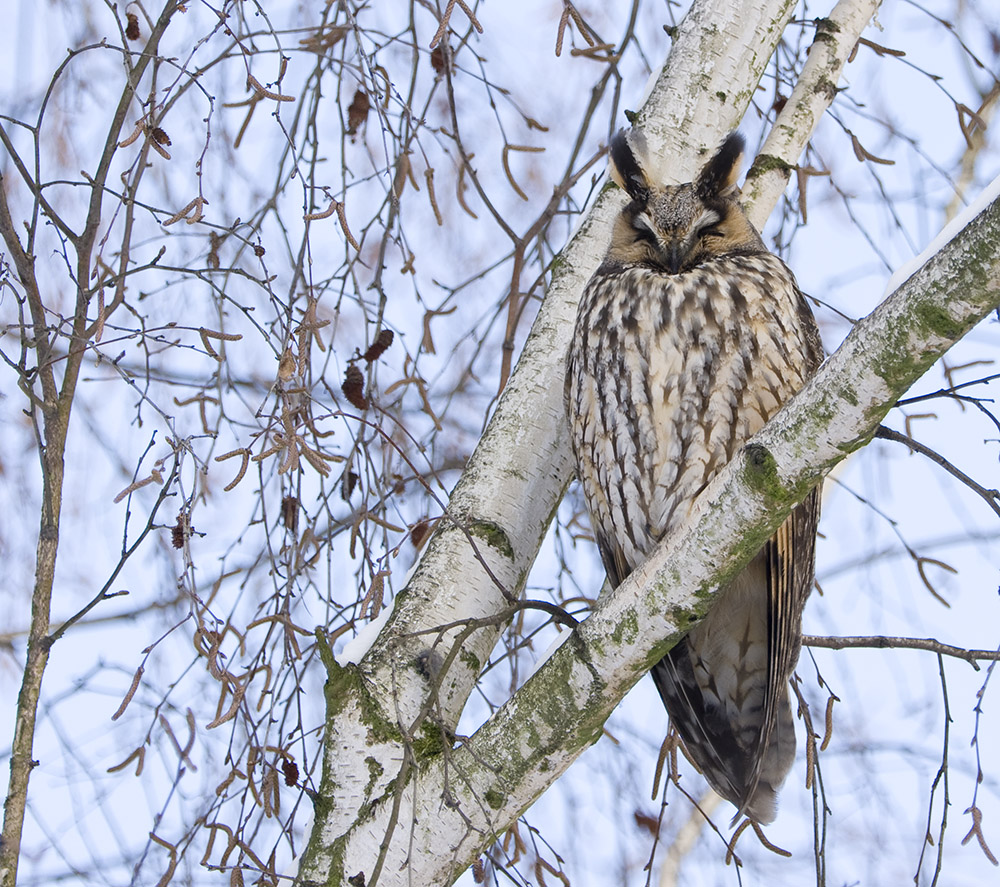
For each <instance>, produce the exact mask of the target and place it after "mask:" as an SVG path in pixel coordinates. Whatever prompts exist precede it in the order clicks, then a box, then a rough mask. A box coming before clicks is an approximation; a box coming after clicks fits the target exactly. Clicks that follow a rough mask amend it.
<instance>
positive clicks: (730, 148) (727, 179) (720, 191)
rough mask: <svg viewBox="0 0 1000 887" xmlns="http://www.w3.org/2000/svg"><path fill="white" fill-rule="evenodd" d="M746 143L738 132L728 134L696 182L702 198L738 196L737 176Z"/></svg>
mask: <svg viewBox="0 0 1000 887" xmlns="http://www.w3.org/2000/svg"><path fill="white" fill-rule="evenodd" d="M744 145H745V142H744V140H743V136H741V135H740V134H739V133H738V132H732V133H730V134H729V135H728V136H726V140H725V141H724V142H723V143H722V145H721V146H720V147H719V150H718V151H716V152H715V156H714V157H713V158H712V159H711V160H709V161H708V163H706V164H705V168H704V169H703V170H702V171H701V175H699V176H698V181H697V182H696V183H695V186H696V188H697V189H698V196H699V197H701V199H702V200H711V199H712V198H718V197H735V196H736V190H737V189H736V178H737V176H738V175H739V173H740V161H741V160H742V159H743V147H744Z"/></svg>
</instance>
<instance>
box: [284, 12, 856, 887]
mask: <svg viewBox="0 0 1000 887" xmlns="http://www.w3.org/2000/svg"><path fill="white" fill-rule="evenodd" d="M864 2H867V0H864ZM742 6H743V5H742V4H734V3H732V2H731V0H701V2H696V3H695V4H694V6H693V7H692V9H691V11H690V12H689V14H688V15H687V17H686V18H685V19H684V21H683V22H682V24H681V25H680V27H679V28H678V31H677V33H676V34H675V37H674V45H673V48H672V51H671V53H670V55H669V57H668V59H667V61H666V63H665V65H664V66H663V69H662V70H661V72H660V73H659V75H658V77H657V78H656V80H655V82H654V83H653V84H652V85H651V89H650V93H649V97H648V100H647V101H646V103H645V104H644V106H643V108H642V109H641V110H640V112H639V115H638V119H637V122H636V125H637V126H638V127H639V128H641V129H642V130H643V132H644V133H645V135H646V139H647V143H648V145H649V148H650V150H651V151H652V152H653V154H654V156H659V157H661V158H670V165H669V168H668V167H667V165H666V164H665V163H661V165H662V167H663V168H662V174H663V178H664V180H675V181H685V180H689V179H690V178H691V176H692V174H693V173H694V172H695V171H696V169H697V168H698V166H699V165H700V154H699V152H700V151H702V150H703V148H704V146H706V145H707V146H714V145H715V144H716V143H717V142H718V141H719V140H720V139H721V137H722V135H723V134H724V133H725V132H727V131H729V130H731V129H733V128H735V126H736V125H737V123H738V122H739V120H740V119H741V117H742V114H743V112H744V111H745V109H746V107H747V105H748V104H749V101H750V97H751V96H752V95H753V92H754V90H755V89H756V85H757V82H758V80H759V78H760V76H761V74H762V72H763V69H764V66H765V65H766V64H767V61H768V59H769V58H770V56H771V54H772V52H773V50H774V47H775V46H776V44H777V42H778V40H779V39H780V35H781V33H782V31H783V29H784V27H785V25H786V23H787V21H788V18H789V16H790V15H791V13H792V11H793V8H794V2H792V0H767V2H762V3H756V4H752V6H753V7H755V8H754V9H752V10H747V9H745V8H741V7H742ZM862 26H863V24H862V25H859V26H858V29H859V30H860V28H861V27H862ZM800 138H801V142H802V144H804V143H805V141H806V140H807V139H808V132H804V133H802V134H800ZM621 200H622V198H621V195H620V192H618V190H617V189H611V188H609V189H605V190H604V191H603V192H602V194H601V195H600V197H599V198H598V200H597V201H596V203H595V206H594V208H593V209H592V211H591V212H590V213H589V214H588V216H587V217H586V218H585V219H584V221H583V223H582V224H581V226H580V229H579V230H578V231H577V233H576V235H575V236H574V237H573V239H572V240H571V242H570V244H569V245H568V246H567V247H566V249H565V250H564V251H563V252H562V253H561V255H560V257H559V259H558V260H557V262H556V266H555V267H554V269H553V278H552V283H551V285H550V288H549V291H548V293H547V294H546V298H545V300H544V302H543V305H542V308H541V310H540V312H539V315H538V318H537V319H536V321H535V324H534V325H533V327H532V331H531V334H530V336H529V338H528V341H527V342H526V344H525V347H524V351H523V353H522V356H521V358H520V360H519V362H518V365H517V368H516V370H515V372H514V373H513V375H512V376H511V379H510V382H509V383H508V385H507V388H506V389H505V391H504V395H503V397H502V398H501V400H500V402H499V404H498V407H497V411H496V413H495V415H494V417H493V419H492V421H491V423H490V425H489V427H488V429H487V431H486V433H485V434H484V436H483V438H482V440H481V441H480V444H479V446H478V447H477V449H476V452H475V453H474V454H473V457H472V459H471V460H470V463H469V465H468V467H467V469H466V471H465V473H464V474H463V476H462V479H461V480H460V481H459V484H458V485H457V486H456V488H455V490H454V492H453V494H452V497H451V501H450V503H449V506H448V517H446V518H444V519H443V520H442V521H441V525H440V527H439V529H438V531H437V532H436V533H435V536H434V538H433V539H432V540H431V542H430V544H429V545H428V548H427V551H426V553H425V555H424V557H423V558H422V560H421V562H420V564H419V565H418V568H417V570H416V571H415V573H414V575H413V577H412V579H411V581H410V582H409V583H408V585H407V587H406V589H405V590H404V591H403V592H402V593H401V594H400V595H399V596H397V598H396V601H395V602H394V610H393V614H392V617H391V618H390V619H389V621H388V622H387V624H386V626H385V628H384V629H383V631H382V632H381V634H380V635H379V637H378V639H377V640H376V642H375V644H374V645H373V646H372V648H371V649H370V650H369V652H368V653H367V654H366V656H365V657H364V658H363V659H362V661H361V663H359V666H358V667H357V668H356V669H355V668H354V667H349V668H341V667H340V666H338V665H336V663H333V662H332V657H328V659H327V662H328V668H329V669H330V672H331V679H330V681H329V683H328V688H327V727H326V736H325V742H324V762H323V763H324V766H323V777H322V782H321V787H320V799H319V801H318V803H317V812H316V819H315V826H314V829H313V835H312V839H311V841H310V844H309V847H308V849H307V851H306V854H305V856H304V860H303V864H302V868H301V873H300V878H301V879H302V881H301V882H302V883H305V882H307V881H319V882H329V883H342V882H344V880H345V879H346V877H348V876H349V875H354V874H356V873H357V872H359V871H364V872H365V873H366V878H367V879H368V881H367V882H368V883H370V882H371V878H372V875H373V874H375V873H377V874H378V876H379V884H383V885H387V884H394V883H419V884H422V885H434V884H444V883H448V882H450V880H452V879H453V878H454V877H455V876H457V874H458V873H459V872H460V871H461V870H462V869H463V868H464V867H465V866H466V865H468V863H469V861H470V860H471V859H472V858H474V856H475V854H476V853H477V852H478V849H479V848H480V847H482V846H483V845H485V844H488V843H489V841H490V840H491V838H492V836H493V835H494V834H496V833H498V832H499V831H502V830H503V829H504V828H506V827H507V825H509V823H510V821H512V815H516V812H520V811H521V810H523V809H524V808H525V807H526V806H528V804H530V802H531V801H532V800H533V799H534V798H535V797H537V795H538V794H539V793H540V792H541V791H542V790H543V788H544V787H545V786H546V785H548V784H549V782H550V781H551V779H552V778H553V777H554V775H555V773H556V771H558V772H562V770H563V769H565V767H566V766H568V764H569V762H570V761H571V760H572V759H573V758H574V757H575V756H576V754H578V753H579V752H580V751H581V750H582V749H583V748H584V747H586V745H588V744H589V743H590V742H591V741H592V740H593V739H594V738H596V737H597V736H598V735H599V734H600V726H601V725H602V724H603V722H604V719H605V718H606V716H607V713H608V712H609V711H610V707H608V708H606V709H605V707H604V705H603V704H602V705H600V706H597V707H593V706H591V705H589V704H586V702H587V697H588V696H589V695H590V694H591V692H592V686H591V685H592V684H595V683H596V684H600V685H602V686H604V687H605V688H607V689H610V691H611V692H610V695H609V696H608V697H607V699H608V700H610V699H611V698H612V697H613V698H614V699H615V701H617V699H620V698H621V695H622V694H623V693H624V692H625V690H626V689H627V686H631V682H629V683H628V684H627V686H626V685H625V684H623V683H622V682H621V680H620V679H615V680H610V679H609V681H608V682H607V683H606V682H605V681H604V679H603V678H602V677H601V672H600V671H599V670H594V671H592V672H591V671H588V669H587V667H585V666H584V665H583V664H582V663H583V662H584V661H585V660H571V661H570V665H569V671H567V672H566V673H565V674H564V675H563V676H562V679H561V680H562V686H563V687H564V689H568V688H569V687H572V686H577V687H579V688H580V689H581V692H583V696H582V697H580V698H579V699H577V700H576V701H575V702H573V703H572V707H574V708H578V709H579V710H580V711H584V710H587V711H589V712H590V713H589V715H588V717H587V719H586V722H580V723H578V724H577V726H575V727H569V726H568V724H569V723H570V722H567V726H566V727H565V728H564V727H563V725H562V722H561V721H559V720H558V719H557V720H555V721H550V720H549V719H548V718H547V717H545V716H544V715H542V714H541V712H540V711H538V710H537V706H538V705H539V704H540V702H541V701H542V700H541V699H537V698H536V697H534V696H532V695H530V694H528V695H523V691H522V692H521V693H519V694H518V697H516V698H521V699H529V700H531V701H530V702H529V703H528V704H527V705H525V704H524V703H523V702H522V703H518V702H517V701H515V700H512V701H511V704H510V705H509V706H507V707H505V709H504V712H505V714H504V716H503V717H502V718H499V717H498V718H494V719H492V720H491V722H490V723H491V725H494V726H490V725H487V727H484V728H483V730H484V731H486V732H485V733H484V732H483V731H480V734H482V736H483V737H486V736H490V737H493V738H492V739H489V740H485V739H483V738H480V739H479V740H478V743H479V744H478V745H477V746H476V747H477V748H479V747H480V746H481V747H482V749H483V751H482V753H480V752H478V751H477V752H476V753H474V754H473V753H472V752H470V751H469V750H468V749H466V750H464V751H461V752H458V753H448V754H447V756H445V755H442V754H440V753H441V752H443V751H444V745H443V744H442V737H443V736H446V735H448V734H449V733H450V731H451V730H453V728H454V725H455V724H456V723H457V720H458V716H459V714H460V712H461V709H462V707H463V706H464V704H465V701H466V699H467V698H468V695H469V693H470V692H471V690H472V688H473V686H474V682H475V680H476V678H477V676H478V672H479V669H480V667H481V664H482V663H483V662H485V660H486V658H487V656H488V655H489V653H490V651H491V650H492V648H493V646H494V645H495V643H496V640H497V637H498V634H499V631H500V630H501V628H502V624H501V622H500V620H495V621H494V622H493V624H489V625H483V624H482V623H477V625H478V626H479V627H477V628H476V630H475V631H471V632H470V630H469V629H468V628H463V625H462V623H466V624H468V622H469V620H490V619H491V618H492V617H495V616H496V614H498V613H501V612H502V611H503V610H504V608H505V606H507V604H508V598H513V597H516V596H518V595H519V594H520V593H521V591H522V589H523V585H524V580H525V578H526V576H527V573H528V570H529V568H530V566H531V563H532V562H533V560H534V558H535V555H536V553H537V550H538V547H539V545H540V544H541V540H542V538H543V537H544V535H545V532H546V529H547V527H548V524H549V522H550V521H551V518H552V516H553V514H554V512H555V510H556V508H557V507H558V503H559V501H560V499H561V498H562V495H563V492H564V490H565V487H566V485H567V483H568V482H569V479H570V477H571V473H572V466H571V460H570V453H569V446H568V439H567V434H566V429H565V427H564V426H565V418H564V412H563V375H564V356H565V352H566V348H567V346H568V341H569V336H570V332H571V329H572V324H573V319H574V316H575V312H576V304H577V300H578V298H579V294H580V292H581V290H582V288H583V286H584V284H585V283H586V281H587V279H588V278H589V276H590V275H591V273H592V272H593V271H594V269H595V268H596V267H597V265H598V264H599V262H600V260H601V257H602V256H603V253H604V250H605V249H606V246H607V243H608V240H609V236H610V227H611V222H612V219H613V218H614V215H615V213H617V212H618V210H619V209H620V207H621ZM759 205H761V206H762V205H763V202H761V203H760V204H759ZM768 209H769V208H768ZM449 518H450V520H449ZM631 587H634V585H633V586H631ZM661 615H662V614H661ZM589 622H590V620H588V623H589ZM595 625H598V626H601V628H599V629H598V631H599V632H600V631H603V630H605V628H606V627H607V626H606V623H602V622H597V623H595ZM440 626H454V627H452V628H449V629H446V630H440V629H439V627H440ZM623 626H624V627H623V630H624V631H625V632H626V633H631V629H629V628H628V626H627V624H625V623H623ZM585 635H586V632H584V633H583V634H581V635H580V637H583V636H585ZM456 639H457V640H460V641H461V649H460V651H459V650H458V649H457V647H456ZM633 642H634V643H635V644H637V645H638V646H640V647H643V648H645V652H646V654H648V653H649V650H648V647H649V643H650V640H649V639H647V638H646V637H645V633H643V636H642V638H640V637H638V635H637V636H636V637H635V638H634V639H633ZM576 643H577V641H574V645H575V644H576ZM431 649H433V651H434V653H433V654H432V655H428V650H431ZM662 649H663V648H662V647H661V648H659V650H660V652H661V653H662ZM456 653H458V655H455V654H456ZM565 655H566V654H563V656H565ZM452 657H453V658H452ZM647 658H648V655H647ZM442 659H443V660H444V661H446V662H447V663H448V667H447V669H445V670H444V671H443V673H442V674H443V679H442V680H441V686H440V688H439V692H438V694H437V696H436V698H434V699H433V703H429V702H428V699H429V697H430V695H431V691H432V684H433V683H434V680H433V678H434V676H435V673H436V667H433V663H434V661H435V660H437V661H441V660H442ZM560 661H561V660H560ZM652 661H653V659H651V658H650V659H649V662H652ZM429 662H430V663H432V667H431V668H428V663H429ZM558 667H559V666H558V665H553V666H550V667H549V668H548V670H547V674H549V675H551V674H552V669H554V668H558ZM428 674H430V675H431V678H432V679H429V678H428ZM639 674H640V673H639V672H636V673H635V674H633V675H631V678H632V682H634V680H635V679H637V677H638V676H639ZM571 675H576V678H577V680H575V681H573V680H570V676H571ZM548 680H551V677H550V678H549V679H548ZM609 704H610V705H611V706H613V703H609ZM431 705H433V712H432V715H433V716H432V717H431V718H427V717H426V715H427V714H428V712H430V711H431ZM518 712H521V717H522V720H524V719H527V718H531V719H532V720H531V721H530V723H532V724H534V725H535V726H534V727H533V728H532V729H535V728H537V729H541V731H542V732H541V734H540V736H541V737H542V738H543V739H544V741H543V742H542V745H544V747H545V748H546V749H550V748H551V752H548V751H547V752H546V756H548V755H549V754H550V753H551V755H552V759H551V760H550V761H549V762H548V765H549V766H550V769H549V770H548V772H546V773H544V774H542V773H534V774H532V773H529V772H524V773H521V772H520V771H521V769H522V765H523V764H527V763H528V761H529V759H530V760H532V761H534V760H535V759H534V757H532V756H530V755H529V756H527V757H526V756H525V754H524V752H523V747H522V742H523V736H522V735H521V734H518V733H512V734H511V738H510V743H511V744H510V746H509V747H507V746H506V745H505V739H504V736H503V734H502V733H493V732H491V731H492V730H494V729H497V727H496V726H495V725H503V726H502V730H507V729H514V728H517V726H518V724H517V722H518V715H517V713H518ZM540 715H541V717H542V721H541V722H539V721H538V717H539V716H540ZM559 717H562V716H561V715H560V716H559ZM524 723H528V721H527V720H524ZM545 724H549V726H548V727H545ZM523 727H524V724H522V725H521V728H518V729H523ZM480 734H477V736H480ZM556 746H561V749H557V748H556ZM470 755H471V757H470ZM445 760H447V765H446V768H447V769H446V770H443V769H441V767H442V766H443V762H444V761H445ZM427 762H431V763H430V764H429V765H428V763H427ZM536 763H540V759H539V760H538V761H537V762H536ZM428 766H429V767H430V769H427V767H428ZM532 766H533V765H532ZM529 769H531V767H529ZM512 770H513V771H517V772H518V777H517V779H516V780H515V781H514V782H513V783H512V784H511V785H510V787H509V788H510V791H508V787H507V786H506V784H505V783H504V784H503V788H502V789H500V790H498V789H497V787H496V785H497V776H498V774H502V773H507V772H509V771H512ZM466 773H468V774H469V775H468V778H466V777H465V775H464V774H466ZM418 774H419V776H418ZM445 776H447V780H445ZM404 782H405V783H406V786H405V789H404V788H403V787H402V783H404ZM501 782H503V780H501ZM445 786H447V790H448V792H449V793H450V794H451V795H453V796H454V797H455V798H456V799H457V800H458V804H459V806H458V807H457V808H454V809H452V808H446V807H443V806H442V792H443V790H444V788H445ZM394 788H396V789H398V790H397V791H396V792H394V791H393V789H394ZM414 791H417V795H418V796H419V797H418V796H417V795H414V794H413V792H414ZM498 791H499V793H498ZM424 803H426V804H427V805H428V806H427V808H426V809H425V808H423V806H422V805H423V804H424ZM494 803H495V804H496V808H495V809H494ZM430 810H434V811H435V812H433V813H430V812H429V811H430ZM449 811H450V813H449ZM451 814H453V815H451ZM414 817H418V820H417V822H416V823H414ZM417 825H419V829H420V830H421V832H420V837H419V839H416V838H415V835H416V832H415V831H413V829H414V828H416V827H417ZM439 828H440V830H441V831H440V834H439V835H435V834H431V833H430V832H427V831H424V830H428V829H432V830H436V829H439ZM404 860H408V862H407V865H406V866H405V868H406V869H407V872H405V873H402V872H401V871H400V864H401V863H402V862H403V861H404Z"/></svg>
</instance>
